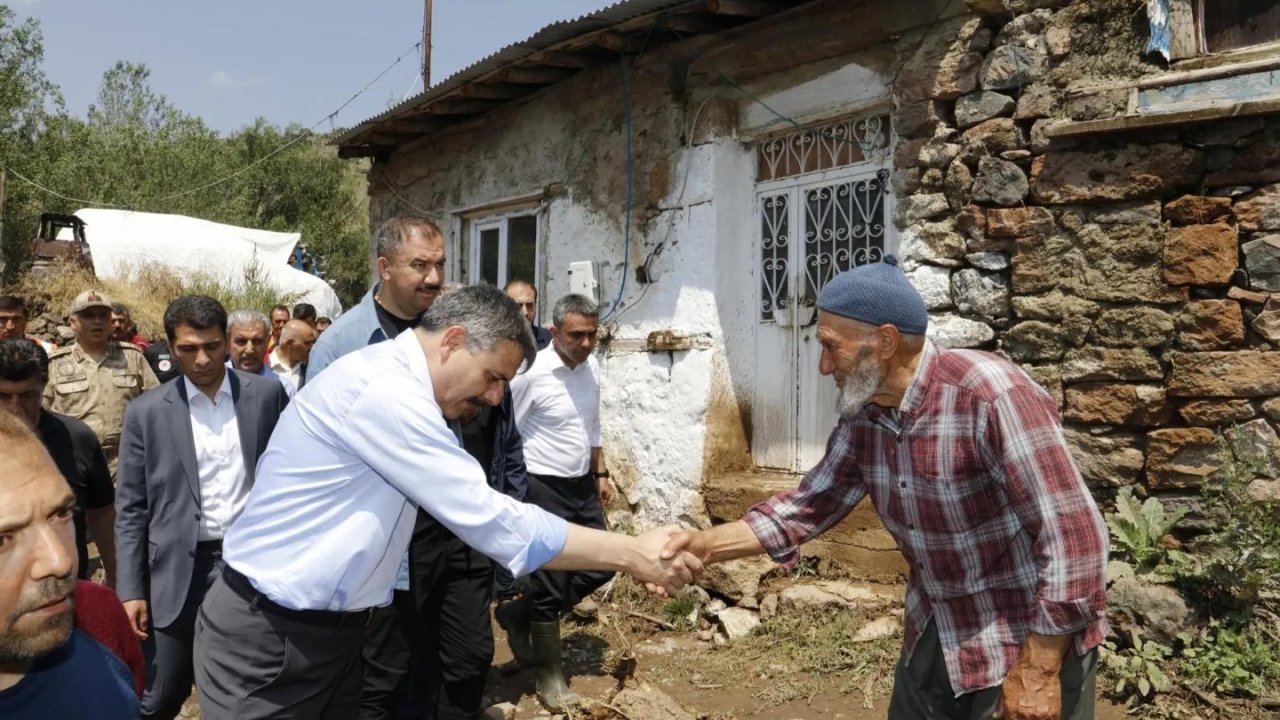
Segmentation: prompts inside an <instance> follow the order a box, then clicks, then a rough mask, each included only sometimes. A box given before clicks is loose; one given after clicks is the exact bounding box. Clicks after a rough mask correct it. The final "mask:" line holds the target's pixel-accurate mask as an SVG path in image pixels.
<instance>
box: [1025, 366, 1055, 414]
mask: <svg viewBox="0 0 1280 720" xmlns="http://www.w3.org/2000/svg"><path fill="white" fill-rule="evenodd" d="M1022 369H1023V371H1024V372H1026V373H1027V375H1030V376H1031V379H1032V380H1035V381H1036V384H1037V385H1039V386H1040V387H1042V388H1044V391H1045V392H1047V393H1049V395H1050V396H1051V397H1052V398H1053V399H1054V400H1057V401H1058V405H1059V406H1061V405H1062V371H1061V370H1060V369H1058V367H1057V366H1055V365H1024V366H1023V368H1022Z"/></svg>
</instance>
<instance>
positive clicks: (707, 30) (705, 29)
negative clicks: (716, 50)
mask: <svg viewBox="0 0 1280 720" xmlns="http://www.w3.org/2000/svg"><path fill="white" fill-rule="evenodd" d="M662 26H663V27H665V28H668V29H671V30H675V31H676V32H678V33H680V34H681V35H709V34H711V33H717V32H720V31H721V30H724V29H725V28H723V27H721V26H719V25H716V24H715V23H710V22H707V21H706V20H699V19H698V18H696V17H691V16H689V15H672V16H671V17H668V18H663V19H662Z"/></svg>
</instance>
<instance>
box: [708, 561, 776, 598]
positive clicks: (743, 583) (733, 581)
mask: <svg viewBox="0 0 1280 720" xmlns="http://www.w3.org/2000/svg"><path fill="white" fill-rule="evenodd" d="M776 567H777V565H776V564H774V562H773V561H772V560H769V559H768V558H767V557H752V558H740V559H738V560H729V561H727V562H722V563H716V564H714V565H708V566H707V568H706V570H705V571H704V572H703V573H702V577H700V578H699V579H698V584H699V585H700V586H702V587H703V588H704V589H706V590H708V591H710V592H713V593H715V594H717V595H719V596H721V597H725V598H728V599H729V600H732V601H733V602H735V603H741V602H742V601H743V600H744V599H746V598H751V599H752V600H755V599H756V596H757V595H759V594H760V580H761V578H763V577H764V576H765V575H768V574H769V573H770V572H772V571H773V570H774V569H775V568H776Z"/></svg>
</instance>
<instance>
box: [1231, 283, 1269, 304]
mask: <svg viewBox="0 0 1280 720" xmlns="http://www.w3.org/2000/svg"><path fill="white" fill-rule="evenodd" d="M1227 297H1229V298H1231V299H1232V300H1237V301H1239V302H1241V303H1244V304H1245V305H1265V304H1266V303H1267V301H1268V300H1270V299H1271V296H1270V295H1268V294H1267V293H1260V292H1253V291H1252V290H1245V289H1244V288H1240V287H1235V286H1234V285H1233V286H1231V287H1229V288H1227Z"/></svg>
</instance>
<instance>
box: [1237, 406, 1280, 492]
mask: <svg viewBox="0 0 1280 720" xmlns="http://www.w3.org/2000/svg"><path fill="white" fill-rule="evenodd" d="M1231 452H1232V454H1233V455H1235V458H1236V460H1237V461H1239V462H1241V463H1244V464H1245V465H1246V467H1249V468H1250V469H1251V470H1252V472H1253V473H1254V474H1255V475H1261V476H1263V477H1266V478H1274V477H1277V476H1280V437H1277V436H1276V431H1275V430H1274V429H1273V428H1272V427H1271V423H1269V422H1267V421H1266V420H1264V419H1263V418H1258V419H1257V420H1253V421H1250V422H1247V423H1245V424H1243V425H1241V426H1240V427H1239V429H1238V432H1237V434H1236V437H1235V442H1234V443H1232V446H1231Z"/></svg>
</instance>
